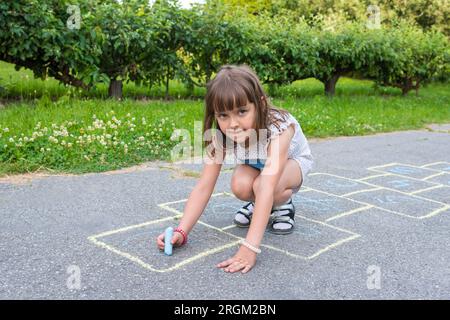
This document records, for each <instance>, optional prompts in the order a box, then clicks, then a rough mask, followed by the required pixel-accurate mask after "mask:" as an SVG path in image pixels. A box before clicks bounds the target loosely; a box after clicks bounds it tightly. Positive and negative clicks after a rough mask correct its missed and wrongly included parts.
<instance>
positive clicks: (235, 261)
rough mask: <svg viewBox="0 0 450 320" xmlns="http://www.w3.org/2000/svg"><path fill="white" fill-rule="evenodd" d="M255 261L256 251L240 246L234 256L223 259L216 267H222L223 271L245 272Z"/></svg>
mask: <svg viewBox="0 0 450 320" xmlns="http://www.w3.org/2000/svg"><path fill="white" fill-rule="evenodd" d="M255 263H256V253H255V252H253V251H252V250H250V249H249V248H247V247H246V246H241V247H240V248H239V251H238V252H237V253H236V254H235V255H234V257H232V258H230V259H228V260H225V261H223V262H221V263H219V264H218V265H217V267H218V268H224V269H223V271H225V272H231V273H233V272H236V271H240V270H242V273H247V272H249V271H250V269H251V268H253V266H254V265H255Z"/></svg>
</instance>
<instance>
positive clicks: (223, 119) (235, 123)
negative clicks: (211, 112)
mask: <svg viewBox="0 0 450 320" xmlns="http://www.w3.org/2000/svg"><path fill="white" fill-rule="evenodd" d="M215 116H216V119H217V124H218V125H219V127H220V130H222V132H223V133H225V135H226V136H227V137H229V138H230V139H232V140H233V141H235V142H237V143H240V144H241V143H244V142H245V141H246V140H247V139H248V138H249V137H250V135H251V132H252V131H253V129H255V122H256V121H255V120H256V110H255V104H254V103H248V104H247V105H245V106H241V107H238V108H234V109H233V110H232V111H221V112H218V113H216V114H215Z"/></svg>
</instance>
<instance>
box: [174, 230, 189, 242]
mask: <svg viewBox="0 0 450 320" xmlns="http://www.w3.org/2000/svg"><path fill="white" fill-rule="evenodd" d="M173 232H178V233H181V235H182V236H183V242H182V243H181V245H184V244H185V243H186V242H187V240H188V237H187V234H186V232H185V231H184V230H183V229H181V228H180V227H178V228H176V229H175V230H173Z"/></svg>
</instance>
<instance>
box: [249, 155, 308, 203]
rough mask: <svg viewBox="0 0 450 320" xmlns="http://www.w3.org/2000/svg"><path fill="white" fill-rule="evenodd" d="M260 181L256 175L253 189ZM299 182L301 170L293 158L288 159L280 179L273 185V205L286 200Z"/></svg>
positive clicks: (300, 182)
mask: <svg viewBox="0 0 450 320" xmlns="http://www.w3.org/2000/svg"><path fill="white" fill-rule="evenodd" d="M260 181H261V177H260V176H258V177H256V179H255V180H254V183H253V190H256V189H257V188H258V186H259V183H260ZM301 184H302V172H301V169H300V166H299V165H298V163H297V161H295V160H294V159H288V160H287V162H286V165H285V167H284V170H283V173H282V174H281V177H280V180H279V181H278V184H277V186H276V187H275V194H274V202H273V205H274V206H278V205H281V204H283V203H285V202H286V201H288V200H289V198H290V197H291V196H292V193H293V190H294V189H296V188H298V187H299V186H300V185H301Z"/></svg>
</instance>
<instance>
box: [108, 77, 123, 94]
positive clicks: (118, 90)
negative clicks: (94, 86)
mask: <svg viewBox="0 0 450 320" xmlns="http://www.w3.org/2000/svg"><path fill="white" fill-rule="evenodd" d="M108 95H109V97H110V98H116V99H122V80H116V79H111V81H110V82H109V89H108Z"/></svg>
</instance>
